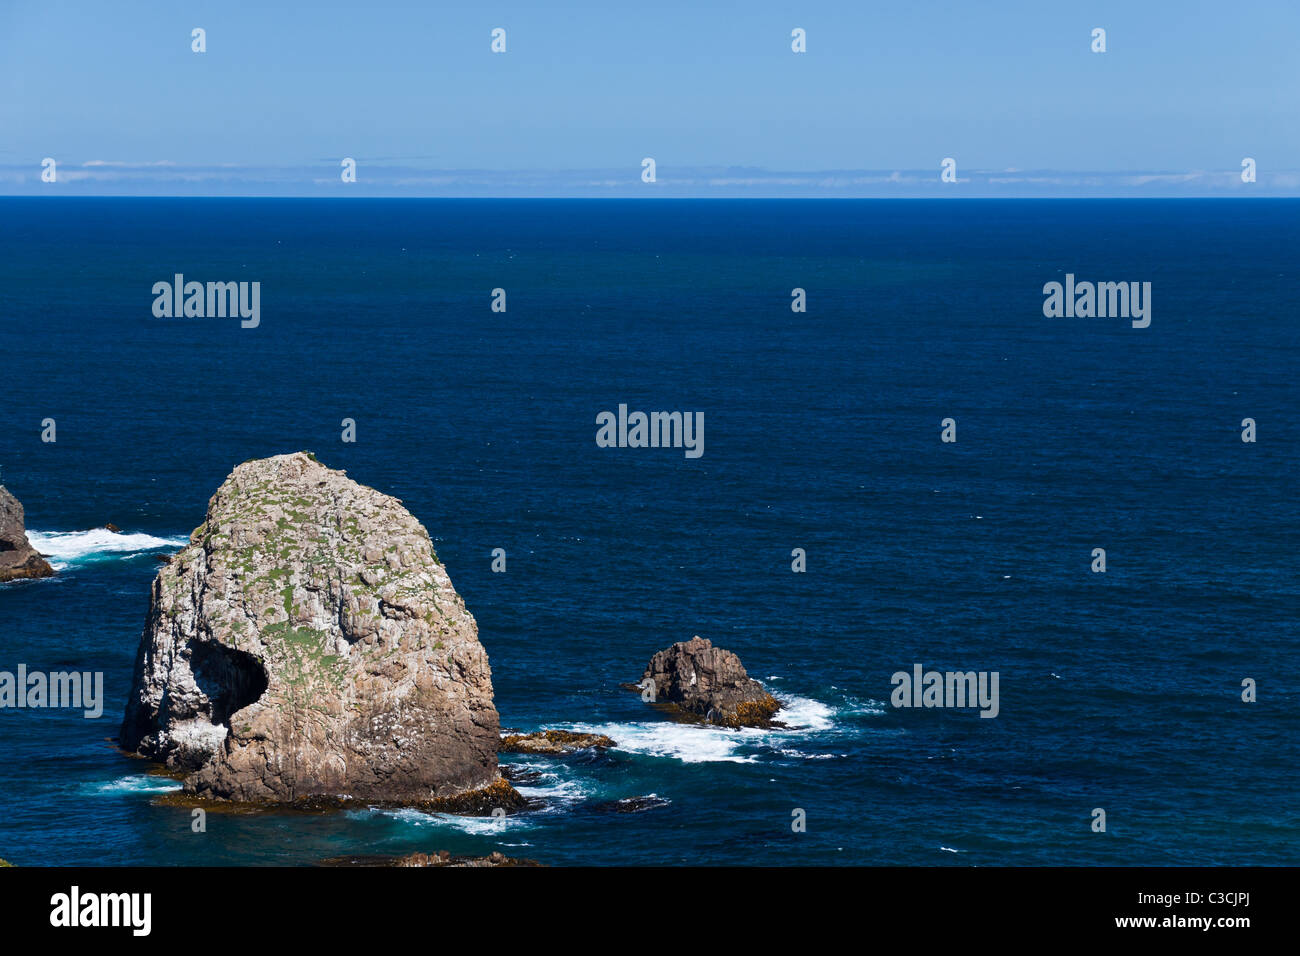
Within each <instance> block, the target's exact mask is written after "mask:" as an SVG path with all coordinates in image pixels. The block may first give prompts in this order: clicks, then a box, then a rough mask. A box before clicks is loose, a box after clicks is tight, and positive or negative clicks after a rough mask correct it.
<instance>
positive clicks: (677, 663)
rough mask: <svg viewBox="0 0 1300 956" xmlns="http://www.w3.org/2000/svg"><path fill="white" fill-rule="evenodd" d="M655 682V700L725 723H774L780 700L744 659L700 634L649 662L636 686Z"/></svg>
mask: <svg viewBox="0 0 1300 956" xmlns="http://www.w3.org/2000/svg"><path fill="white" fill-rule="evenodd" d="M646 681H653V682H654V695H653V702H654V703H657V704H662V705H667V706H669V707H671V708H673V709H674V710H675V711H676V712H677V713H679V714H681V715H684V716H686V717H688V718H690V719H692V720H699V721H703V722H704V723H710V724H720V725H722V726H724V727H770V726H773V721H772V717H773V716H774V715H775V714H776V712H777V711H778V710H780V709H781V703H780V701H778V700H777V699H776V698H775V697H773V696H772V695H771V694H769V693H768V692H767V691H766V690H764V689H763V685H762V684H760V683H759V682H758V681H756V680H754V679H753V678H752V677H750V676H749V674H747V673H746V672H745V666H744V665H743V664H741V663H740V658H739V657H737V656H736V655H735V654H733V653H732V652H731V651H728V650H723V649H722V648H721V647H714V646H713V644H712V642H710V641H708V640H705V639H704V638H702V637H700V636H698V635H697V636H695V637H693V638H691V639H690V640H689V641H678V642H677V643H676V644H674V645H673V646H672V647H669V648H665V649H664V650H662V651H660V652H659V653H658V654H656V655H655V656H654V657H652V658H650V663H649V664H647V665H646V669H645V672H644V673H643V674H642V675H641V680H640V682H639V685H626V686H634V687H635V688H636V689H638V690H642V689H649V687H650V685H648V684H647V683H646Z"/></svg>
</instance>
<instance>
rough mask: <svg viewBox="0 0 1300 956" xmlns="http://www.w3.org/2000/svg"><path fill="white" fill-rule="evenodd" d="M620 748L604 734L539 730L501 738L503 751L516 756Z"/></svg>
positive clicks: (553, 754) (552, 754) (550, 754)
mask: <svg viewBox="0 0 1300 956" xmlns="http://www.w3.org/2000/svg"><path fill="white" fill-rule="evenodd" d="M616 746H618V745H617V744H616V743H615V742H614V741H613V740H612V739H611V738H609V737H606V736H605V735H604V734H579V733H573V732H572V731H568V730H539V731H537V732H535V733H531V734H508V735H507V736H505V737H502V738H501V751H502V752H503V753H516V754H543V755H546V756H557V755H559V754H569V753H573V752H574V751H576V750H587V749H589V748H592V747H598V748H601V749H604V748H607V747H616Z"/></svg>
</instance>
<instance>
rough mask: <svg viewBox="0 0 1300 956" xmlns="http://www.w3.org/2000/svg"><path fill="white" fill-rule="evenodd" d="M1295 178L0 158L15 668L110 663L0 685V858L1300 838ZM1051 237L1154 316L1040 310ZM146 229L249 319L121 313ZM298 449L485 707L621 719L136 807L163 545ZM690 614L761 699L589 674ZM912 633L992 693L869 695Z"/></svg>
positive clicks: (681, 629)
mask: <svg viewBox="0 0 1300 956" xmlns="http://www.w3.org/2000/svg"><path fill="white" fill-rule="evenodd" d="M1298 213H1300V204H1297V203H1295V202H1287V201H1252V202H1236V201H1208V202H1197V201H1174V202H1139V201H1122V202H1098V201H1089V202H1050V201H1029V202H996V201H987V202H984V201H967V202H946V203H941V202H923V201H915V202H911V201H902V202H900V201H893V202H891V201H882V202H870V201H861V202H836V201H813V202H798V201H794V202H781V201H766V202H741V201H737V202H708V201H703V202H691V201H682V202H658V201H655V202H637V201H629V202H618V201H595V202H592V201H588V202H581V201H575V202H567V201H544V202H525V201H501V202H496V201H349V202H344V201H334V202H329V201H323V202H316V201H293V200H290V201H273V200H265V201H263V200H233V201H232V200H138V199H132V200H116V199H105V200H45V201H35V200H15V199H4V200H0V221H3V223H4V229H3V230H0V252H2V253H3V254H2V255H0V363H3V367H4V369H5V372H6V375H5V376H4V381H5V385H6V390H7V394H6V396H5V399H4V400H3V401H0V481H3V482H4V484H5V485H6V486H7V487H8V488H9V489H10V490H11V491H12V492H13V493H14V494H16V495H17V496H18V497H19V498H20V499H21V500H22V501H23V502H24V504H25V505H26V507H27V513H28V525H29V528H30V529H31V530H32V531H33V532H34V533H35V534H34V539H35V541H36V543H37V545H38V547H39V548H40V549H41V550H43V551H45V552H46V553H48V554H50V555H51V556H52V559H53V560H54V562H55V563H56V564H57V565H58V566H59V568H60V572H61V573H60V574H59V576H58V577H57V578H56V579H53V580H49V581H41V582H29V583H19V584H12V585H6V586H0V670H14V669H16V667H17V665H18V664H20V663H21V664H26V665H27V667H28V668H29V669H33V670H37V669H44V670H66V669H79V670H92V671H102V672H103V673H104V679H105V696H106V699H107V703H106V706H105V713H104V715H103V717H101V718H100V719H98V720H87V719H84V718H83V717H82V716H81V715H80V714H79V713H78V712H71V711H66V710H44V711H33V710H22V711H19V710H0V857H4V858H6V859H8V860H10V861H12V862H14V863H16V864H19V865H37V864H46V863H48V864H122V863H143V864H158V865H169V864H201V863H214V864H271V863H295V864H298V863H301V864H307V863H313V862H315V861H317V860H320V859H322V858H325V857H330V856H336V855H339V854H346V853H381V854H382V853H406V852H411V851H415V850H421V851H430V850H436V849H444V848H445V849H449V850H451V851H453V852H455V853H476V854H478V853H485V852H490V851H492V850H496V849H499V850H502V851H503V852H505V853H507V854H509V855H512V856H526V857H532V858H535V859H538V860H540V861H543V862H546V863H551V864H601V865H605V864H609V865H617V864H630V863H644V864H681V863H697V864H763V865H782V864H952V865H981V866H987V865H1011V864H1019V865H1023V864H1034V865H1056V864H1085V865H1086V864H1156V865H1159V864H1243V863H1258V864H1295V863H1297V862H1300V859H1298V856H1300V853H1298V851H1300V808H1298V807H1297V797H1296V793H1297V790H1300V769H1298V768H1300V760H1298V759H1297V758H1298V757H1300V754H1298V753H1297V750H1298V749H1300V748H1297V745H1296V741H1297V732H1298V731H1300V719H1298V718H1297V703H1300V686H1298V684H1300V681H1298V679H1297V672H1298V667H1297V665H1300V651H1298V650H1297V626H1296V622H1297V610H1298V608H1300V602H1298V601H1297V597H1298V586H1297V571H1298V570H1300V556H1298V552H1300V548H1298V547H1297V545H1298V544H1300V541H1298V540H1297V526H1298V521H1300V505H1298V504H1297V497H1296V491H1297V487H1298V484H1297V471H1298V470H1297V449H1298V448H1300V444H1298V443H1297V439H1298V438H1300V429H1298V428H1297V397H1300V387H1298V386H1297V384H1296V376H1297V371H1298V370H1300V320H1298V318H1297V310H1298V308H1300V307H1298V306H1297V297H1296V292H1295V290H1296V282H1297V279H1298V278H1300V269H1297V266H1296V254H1295V250H1296V248H1297V246H1298V245H1300V215H1297V214H1298ZM1067 272H1068V273H1074V274H1075V275H1076V276H1077V277H1078V278H1079V279H1080V280H1084V279H1087V280H1092V281H1112V280H1113V281H1149V282H1151V283H1152V289H1153V293H1152V294H1153V308H1152V322H1151V325H1150V327H1149V328H1146V329H1134V328H1132V327H1131V325H1130V323H1129V322H1127V321H1125V320H1122V319H1097V318H1092V319H1082V318H1074V319H1048V318H1045V317H1044V316H1043V311H1042V305H1043V293H1042V287H1043V284H1044V283H1046V282H1050V281H1060V280H1063V278H1064V275H1065V273H1067ZM176 273H182V274H184V275H185V276H186V278H187V279H195V280H199V281H208V280H213V281H239V280H246V281H259V282H261V284H262V285H261V288H262V297H261V325H260V327H259V328H257V329H241V328H240V327H239V323H238V321H237V320H228V319H227V320H223V319H157V318H154V317H153V315H152V311H151V307H152V303H153V295H152V293H151V288H152V286H153V284H154V283H155V282H158V281H170V280H171V278H172V277H173V275H174V274H176ZM796 287H798V288H803V289H805V290H806V292H807V301H808V310H807V312H806V313H802V314H799V313H793V312H792V311H791V309H790V301H791V290H792V289H794V288H796ZM495 288H504V289H505V290H507V295H508V309H507V311H506V312H504V313H499V312H493V311H491V309H490V302H491V292H492V290H493V289H495ZM620 403H626V404H627V405H628V406H629V407H630V408H632V409H643V410H647V411H649V410H690V411H702V412H704V414H705V426H706V427H705V451H704V454H703V456H702V457H700V458H698V459H694V460H692V459H687V458H686V457H685V455H684V454H682V452H681V451H679V450H671V449H600V448H598V447H597V446H596V443H595V433H596V427H595V416H596V414H597V413H598V412H600V411H602V410H607V409H609V410H613V409H617V407H618V405H619V404H620ZM948 417H951V418H953V419H955V420H956V422H957V437H958V440H957V442H956V443H955V444H945V443H942V442H941V441H940V422H941V420H942V419H944V418H948ZM46 418H52V419H55V421H56V423H57V442H55V443H52V444H50V443H42V442H41V440H40V436H41V427H42V426H41V422H42V420H43V419H46ZM344 418H352V419H355V421H356V423H357V424H356V430H357V441H356V443H355V444H344V443H343V442H341V440H340V433H341V425H340V423H341V421H342V420H343V419H344ZM1244 418H1253V419H1255V420H1256V422H1257V427H1258V441H1257V442H1256V443H1254V444H1247V443H1243V442H1242V441H1241V422H1242V420H1243V419H1244ZM301 449H310V450H312V451H314V452H315V453H316V454H317V455H318V456H319V458H320V459H321V460H322V461H323V462H325V463H326V464H328V465H330V466H332V467H336V468H344V469H346V470H347V471H348V473H349V474H350V475H351V476H352V477H353V478H355V479H357V480H358V481H361V482H363V483H365V484H368V485H372V486H374V487H376V488H379V489H381V490H382V491H385V492H387V493H390V494H393V495H396V496H397V497H399V498H401V499H402V500H403V501H404V503H405V504H406V506H407V507H408V508H409V509H410V510H411V511H412V512H413V513H414V514H415V515H416V516H417V517H418V518H419V519H420V520H421V521H422V522H423V523H424V525H425V526H426V527H427V528H428V529H429V531H430V533H431V535H432V536H433V538H434V543H435V546H436V548H437V551H438V554H439V556H440V557H441V558H442V559H443V560H444V561H445V563H446V565H447V568H448V570H449V572H450V574H451V577H452V580H453V582H454V583H455V585H456V587H457V589H458V590H459V591H460V593H461V594H462V595H463V596H464V598H465V601H466V602H467V604H468V606H469V608H470V609H471V610H472V611H473V613H474V614H475V616H476V617H477V619H478V623H479V630H480V639H481V640H482V642H483V644H484V646H485V647H486V648H487V651H488V654H489V656H490V659H491V663H492V670H493V679H494V684H495V687H496V701H497V706H498V709H499V710H500V713H501V719H502V725H503V726H504V727H511V728H519V729H523V730H531V729H537V728H541V727H565V728H580V729H594V730H599V731H600V732H602V733H606V734H608V735H610V736H612V737H613V738H615V739H616V740H617V741H618V744H619V746H618V747H617V748H616V749H614V750H611V751H609V752H608V753H606V754H604V755H587V756H581V757H575V758H570V759H565V760H559V761H554V760H544V759H542V758H521V757H514V756H511V757H506V758H505V759H506V760H507V761H509V762H512V763H516V764H522V765H524V769H532V770H535V771H539V772H540V776H539V777H536V778H532V779H533V782H532V783H531V784H530V785H529V786H527V787H525V788H524V789H525V792H527V793H530V794H533V795H536V796H540V797H543V798H544V799H545V809H542V810H539V811H537V812H533V813H528V814H523V815H520V816H516V817H512V818H509V819H507V820H503V821H494V820H490V819H489V820H483V819H466V818H454V817H440V816H428V815H424V814H419V813H414V812H380V811H373V810H369V809H366V808H364V807H359V808H358V809H356V810H355V811H353V812H348V813H340V814H333V815H314V816H307V815H296V814H275V815H265V816H259V817H244V816H238V817H232V816H217V815H210V816H209V821H208V830H207V833H205V834H201V835H200V834H194V833H192V832H191V829H190V817H189V814H188V812H187V811H184V810H176V809H168V808H163V807H155V806H153V805H152V803H151V800H152V799H153V796H154V795H155V794H157V793H158V792H159V791H161V790H164V789H166V788H168V787H174V786H176V785H175V784H174V783H172V782H171V781H168V780H166V779H164V778H158V777H151V776H148V775H147V773H146V771H147V769H148V765H147V764H145V763H144V762H143V761H139V760H134V759H131V758H128V757H126V756H123V755H122V754H120V753H119V752H117V751H116V750H115V749H114V748H113V744H112V738H113V737H114V735H115V734H116V732H117V726H118V723H119V721H120V718H121V713H122V708H123V705H124V703H125V700H126V695H127V691H128V688H129V684H130V679H131V667H132V663H133V659H134V655H135V652H136V647H137V644H138V642H139V639H140V633H141V630H142V627H143V625H144V620H145V614H146V611H147V607H148V594H149V586H150V581H151V579H152V578H153V576H154V574H155V573H156V570H157V567H158V565H157V563H156V560H155V558H154V555H156V554H160V553H167V552H169V551H171V550H175V549H176V548H177V547H179V546H180V544H181V543H183V542H184V541H185V540H186V538H187V537H188V534H189V532H190V531H191V529H193V528H194V527H196V526H197V525H198V524H200V523H201V522H202V520H203V515H204V510H205V507H206V503H207V500H208V498H209V496H210V495H211V494H212V493H213V492H214V491H215V490H216V488H217V486H218V485H219V484H220V482H221V481H222V480H223V479H224V478H225V476H226V475H227V474H228V473H229V471H230V470H231V468H232V467H233V466H234V465H235V464H237V463H239V462H241V461H244V460H245V459H248V458H252V457H258V456H263V455H271V454H278V453H283V452H290V451H297V450H301ZM105 522H113V523H115V524H117V525H119V526H121V527H122V528H123V530H124V531H125V532H127V534H126V535H125V536H121V537H119V536H113V535H110V534H107V533H105V532H89V531H87V529H90V528H94V527H97V526H100V525H103V524H104V523H105ZM498 547H500V548H505V549H506V552H507V554H508V571H507V572H506V573H505V574H493V573H491V571H490V562H491V552H492V549H494V548H498ZM1097 547H1102V548H1105V549H1106V552H1107V566H1108V567H1107V571H1106V573H1105V574H1094V573H1092V572H1091V571H1090V564H1091V561H1092V550H1093V549H1094V548H1097ZM794 548H804V549H805V550H806V553H807V571H806V572H805V573H802V574H796V573H793V572H792V571H791V551H792V549H794ZM695 634H699V635H701V636H704V637H708V638H710V639H711V640H713V641H714V643H716V644H719V645H721V646H723V647H726V648H729V649H731V650H734V651H736V652H737V653H738V654H739V655H740V656H741V658H742V660H743V661H744V663H745V664H746V666H747V667H748V669H749V671H750V673H751V674H752V675H753V676H755V677H757V678H759V679H760V680H762V681H764V682H765V683H766V684H767V685H768V686H769V687H770V688H771V689H772V690H773V691H774V692H775V693H776V694H777V695H778V696H780V697H781V698H782V699H783V700H784V701H785V702H786V704H787V709H786V715H785V716H786V720H787V722H788V723H789V724H790V726H789V727H788V728H787V729H783V730H776V731H759V730H749V731H727V730H721V729H713V728H701V727H691V726H685V725H681V724H676V723H672V722H669V721H666V720H664V719H663V718H662V717H661V716H660V715H659V714H657V713H656V712H654V711H653V710H652V709H651V708H648V707H646V706H645V705H644V704H642V703H641V701H640V700H639V698H638V697H637V696H636V695H635V694H630V693H627V692H626V691H621V690H619V689H618V684H619V683H620V682H622V681H629V680H636V679H637V678H638V677H639V675H640V673H641V670H642V668H643V667H644V665H645V663H646V661H647V659H648V658H649V657H650V655H651V654H652V653H653V652H654V651H656V650H658V649H660V648H662V647H665V646H667V645H668V644H670V643H672V642H674V641H679V640H686V639H688V638H690V637H691V636H692V635H695ZM917 663H919V664H922V665H923V666H924V667H925V668H927V669H930V668H934V669H939V670H987V671H997V672H998V673H999V675H1000V713H999V715H998V717H997V718H996V719H981V718H979V717H978V715H977V713H976V712H975V711H972V710H964V711H963V710H938V709H935V710H904V709H895V708H894V707H892V706H890V700H889V698H890V692H891V690H892V686H891V682H890V678H891V675H892V674H893V673H894V672H895V671H899V670H909V671H910V670H911V668H912V666H913V665H914V664H917ZM1246 678H1251V679H1254V680H1255V681H1256V682H1257V685H1258V701H1257V702H1255V703H1251V704H1248V703H1244V702H1243V701H1242V700H1241V692H1242V681H1243V680H1244V679H1246ZM651 794H653V795H655V797H656V798H657V799H655V800H652V801H647V802H646V805H647V806H648V808H647V809H643V810H641V811H640V812H636V813H624V812H616V811H617V807H618V804H617V801H619V800H624V799H626V798H630V797H640V796H648V795H651ZM625 806H626V805H625ZM1094 808H1103V809H1104V810H1105V811H1106V814H1107V832H1106V833H1104V834H1100V833H1094V832H1092V830H1091V827H1090V824H1091V822H1092V813H1093V810H1094ZM796 809H802V810H804V811H805V813H806V818H807V829H806V832H803V833H796V832H793V831H792V828H791V821H792V814H793V813H794V811H795V810H796Z"/></svg>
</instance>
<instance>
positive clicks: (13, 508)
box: [0, 485, 54, 584]
mask: <svg viewBox="0 0 1300 956" xmlns="http://www.w3.org/2000/svg"><path fill="white" fill-rule="evenodd" d="M25 518H26V516H25V515H24V513H23V506H22V503H21V502H19V500H18V499H17V498H15V497H14V496H13V495H11V494H10V493H9V491H8V490H7V489H6V488H5V487H4V485H0V584H3V583H4V582H5V581H17V580H19V579H22V578H49V577H53V576H54V569H53V568H52V567H50V563H49V562H48V561H46V560H45V559H44V558H43V557H41V556H40V555H39V554H38V553H37V552H36V549H35V548H33V547H32V543H31V542H30V541H28V540H27V526H26V523H25Z"/></svg>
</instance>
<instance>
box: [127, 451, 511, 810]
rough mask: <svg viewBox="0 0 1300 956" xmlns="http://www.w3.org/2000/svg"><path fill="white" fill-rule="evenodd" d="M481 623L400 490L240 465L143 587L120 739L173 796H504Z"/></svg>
mask: <svg viewBox="0 0 1300 956" xmlns="http://www.w3.org/2000/svg"><path fill="white" fill-rule="evenodd" d="M498 727H499V722H498V717H497V711H496V707H495V706H494V704H493V701H492V676H491V671H490V669H489V667H488V659H487V654H486V652H485V651H484V650H483V647H482V645H481V644H479V641H478V628H477V625H476V624H475V621H474V618H473V616H472V615H471V614H470V613H469V611H468V610H467V609H466V607H465V603H464V601H462V600H461V598H460V596H459V595H458V594H457V593H456V590H455V588H454V587H452V584H451V580H450V578H449V577H448V576H447V572H446V569H445V568H443V566H442V564H441V562H440V561H439V560H438V558H437V555H435V554H434V551H433V545H432V543H431V541H430V538H429V535H428V532H426V531H425V529H424V528H423V527H422V526H421V525H420V523H419V522H418V521H417V520H416V519H415V517H414V516H412V515H411V513H410V512H408V511H407V510H406V509H405V508H403V507H402V505H401V502H400V501H398V500H397V499H396V498H391V497H389V496H388V495H384V494H381V493H380V492H378V491H375V490H374V489H372V488H367V487H364V486H362V485H359V484H357V483H356V482H354V481H352V480H351V479H349V478H348V477H347V476H346V475H345V474H344V473H343V472H341V471H333V470H331V469H329V468H326V467H325V466H324V465H321V464H320V463H319V462H317V461H316V460H315V458H314V457H313V456H310V455H308V454H304V453H299V454H293V455H280V456H277V457H274V458H266V459H260V460H254V461H248V462H245V463H244V464H242V465H240V466H239V467H238V468H236V469H235V470H234V472H233V473H232V474H231V475H230V477H229V478H227V479H226V481H225V482H224V483H223V484H222V485H221V487H220V488H219V489H218V490H217V493H216V494H215V495H213V497H212V500H211V501H210V502H209V504H208V512H207V519H206V520H205V521H204V523H203V524H202V525H201V526H200V527H199V528H197V529H196V530H195V531H194V534H193V535H192V536H191V538H190V543H189V545H188V546H187V547H186V548H185V549H184V550H182V551H181V552H180V553H179V554H177V555H175V556H174V557H173V558H172V559H171V561H170V562H169V563H168V564H167V565H166V566H165V567H163V568H162V569H161V570H160V571H159V573H158V576H157V578H156V579H155V580H154V585H153V593H152V598H151V603H150V610H149V619H148V622H147V624H146V627H145V631H144V635H143V638H142V640H141V643H140V650H139V655H138V658H137V662H136V667H135V678H134V684H133V688H132V691H131V696H130V699H129V701H128V704H127V710H126V717H125V720H124V721H123V724H122V732H121V740H122V744H123V746H124V747H125V748H126V749H127V750H130V751H134V752H137V753H139V754H141V755H143V756H146V757H150V758H152V759H155V760H160V761H164V762H166V763H167V764H168V765H169V766H172V767H175V768H178V769H182V770H187V771H194V772H193V773H192V774H191V775H190V776H189V777H188V778H187V779H186V781H185V792H184V793H183V794H175V795H172V796H173V797H174V798H177V799H184V798H185V797H198V798H205V799H217V800H230V801H240V802H254V803H263V804H301V803H306V804H316V805H330V804H332V803H335V802H342V803H344V804H346V802H347V801H351V800H362V801H367V802H371V803H384V804H401V805H408V806H420V807H426V808H429V809H437V810H442V811H445V812H457V813H491V812H492V810H493V809H495V808H496V807H504V808H506V809H507V810H510V809H519V808H520V807H522V806H523V805H524V803H525V801H524V800H523V798H522V797H521V796H520V795H519V794H518V793H517V792H516V791H515V790H514V788H512V787H511V786H510V785H509V784H508V783H506V782H505V781H504V780H502V779H501V778H500V777H499V775H498V773H497V757H496V754H497V744H498Z"/></svg>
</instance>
